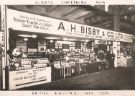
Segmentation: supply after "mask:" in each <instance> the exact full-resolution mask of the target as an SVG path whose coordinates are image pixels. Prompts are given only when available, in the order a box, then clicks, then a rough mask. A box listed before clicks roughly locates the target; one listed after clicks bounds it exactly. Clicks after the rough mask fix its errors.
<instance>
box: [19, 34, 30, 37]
mask: <svg viewBox="0 0 135 96" xmlns="http://www.w3.org/2000/svg"><path fill="white" fill-rule="evenodd" d="M18 36H20V37H31V35H27V34H19V35H18Z"/></svg>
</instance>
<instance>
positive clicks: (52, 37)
mask: <svg viewBox="0 0 135 96" xmlns="http://www.w3.org/2000/svg"><path fill="white" fill-rule="evenodd" d="M44 38H45V39H53V40H54V39H59V38H58V37H44Z"/></svg>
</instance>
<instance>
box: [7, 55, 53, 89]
mask: <svg viewBox="0 0 135 96" xmlns="http://www.w3.org/2000/svg"><path fill="white" fill-rule="evenodd" d="M9 81H10V82H9V89H10V90H12V89H18V88H23V87H28V86H33V85H39V84H43V83H47V82H51V66H50V64H49V62H48V59H47V58H40V59H28V58H27V59H12V60H11V61H10V67H9Z"/></svg>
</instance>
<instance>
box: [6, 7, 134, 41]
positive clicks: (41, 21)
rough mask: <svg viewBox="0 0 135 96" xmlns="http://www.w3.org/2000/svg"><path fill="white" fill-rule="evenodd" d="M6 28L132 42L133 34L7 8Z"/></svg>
mask: <svg viewBox="0 0 135 96" xmlns="http://www.w3.org/2000/svg"><path fill="white" fill-rule="evenodd" d="M16 25H17V26H16ZM7 28H12V29H14V30H22V31H28V32H36V33H39V32H40V33H47V34H53V35H61V36H69V37H71V36H72V37H80V38H86V39H100V40H110V41H122V42H133V35H130V34H126V33H121V32H115V31H111V30H107V29H102V28H97V27H92V26H87V25H83V24H77V23H73V22H68V21H64V20H58V19H54V18H49V17H45V16H40V15H35V14H30V13H26V12H20V11H16V10H12V9H7Z"/></svg>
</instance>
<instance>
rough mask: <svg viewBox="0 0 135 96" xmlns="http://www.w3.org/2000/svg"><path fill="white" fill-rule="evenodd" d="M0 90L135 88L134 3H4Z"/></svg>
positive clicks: (2, 7)
mask: <svg viewBox="0 0 135 96" xmlns="http://www.w3.org/2000/svg"><path fill="white" fill-rule="evenodd" d="M0 8H1V11H0V16H1V24H0V27H1V29H0V77H1V79H0V86H1V90H10V91H11V90H25V91H26V90H135V72H134V71H135V40H134V39H135V37H134V35H135V5H4V6H1V7H0Z"/></svg>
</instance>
